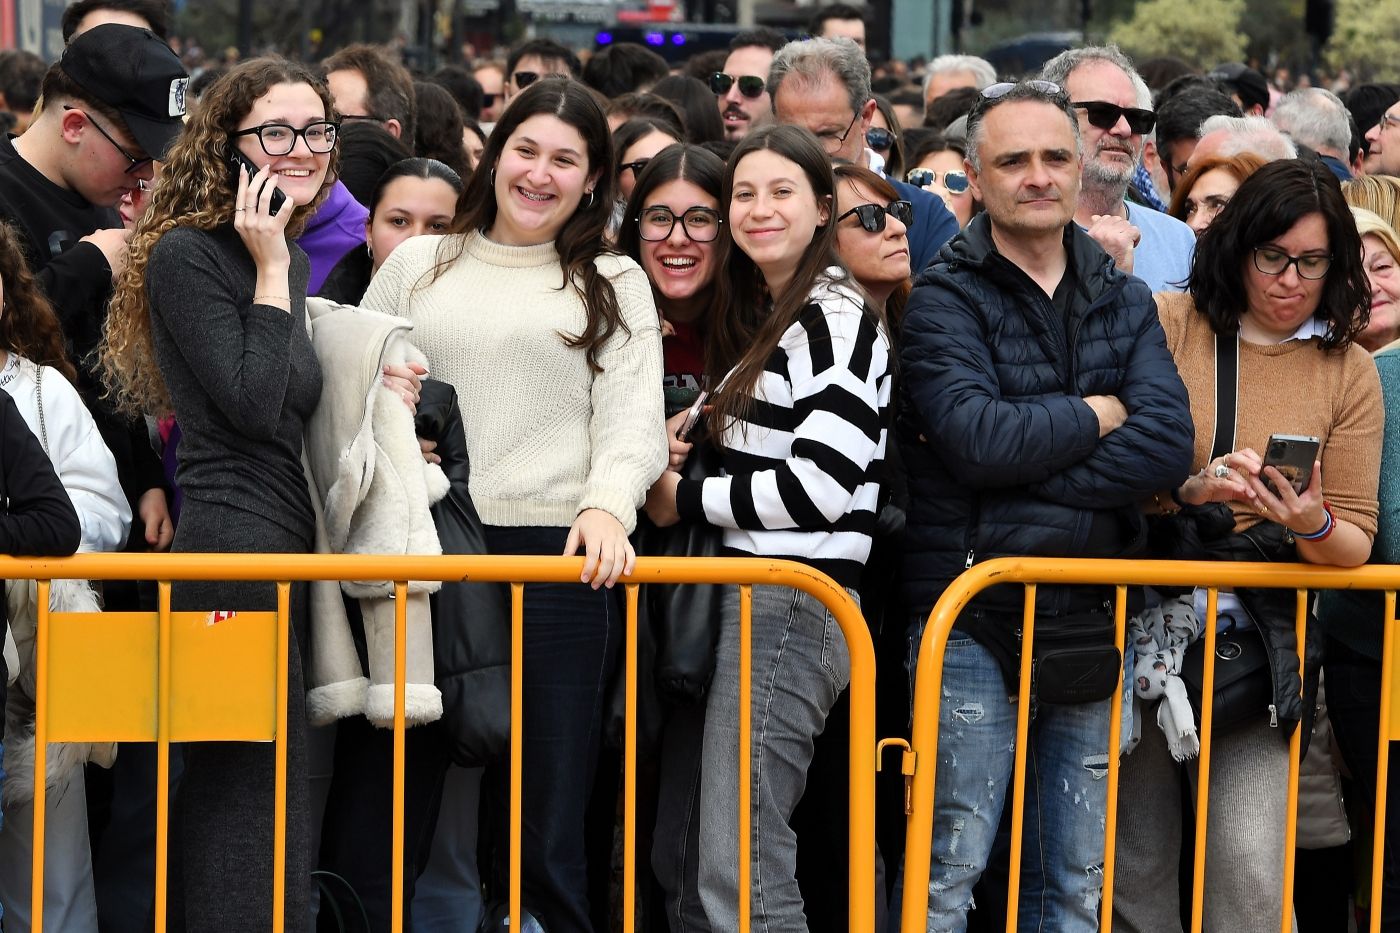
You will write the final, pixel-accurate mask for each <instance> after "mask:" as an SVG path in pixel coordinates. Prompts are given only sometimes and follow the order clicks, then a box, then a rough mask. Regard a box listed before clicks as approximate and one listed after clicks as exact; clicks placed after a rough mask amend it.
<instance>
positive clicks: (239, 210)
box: [233, 207, 247, 214]
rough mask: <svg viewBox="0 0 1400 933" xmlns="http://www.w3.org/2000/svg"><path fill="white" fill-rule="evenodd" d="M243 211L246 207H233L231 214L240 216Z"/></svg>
mask: <svg viewBox="0 0 1400 933" xmlns="http://www.w3.org/2000/svg"><path fill="white" fill-rule="evenodd" d="M245 210H247V208H246V207H235V208H234V209H233V212H234V213H235V214H241V213H243V212H244V211H245Z"/></svg>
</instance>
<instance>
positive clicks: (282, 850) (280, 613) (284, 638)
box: [161, 580, 292, 933]
mask: <svg viewBox="0 0 1400 933" xmlns="http://www.w3.org/2000/svg"><path fill="white" fill-rule="evenodd" d="M291 638H292V584H291V583H289V582H287V581H285V580H279V581H278V583H277V696H276V698H275V703H276V707H277V735H276V736H275V737H274V739H273V741H274V743H275V744H274V745H273V749H274V751H273V755H274V757H275V759H276V765H275V768H274V771H275V776H274V778H273V781H274V784H273V791H272V794H273V806H274V807H275V808H276V809H275V810H274V812H273V817H272V931H273V933H282V931H283V930H284V929H285V928H286V923H287V918H286V916H285V914H286V912H287V704H288V699H289V691H290V690H291V687H290V686H289V684H288V683H287V681H288V676H289V675H288V671H287V665H288V663H289V662H288V659H289V658H290V656H291V649H290V645H291ZM162 650H163V651H167V652H168V651H169V650H170V649H169V648H168V647H165V648H163V649H162ZM162 676H163V677H168V675H166V674H165V673H164V666H163V665H162ZM167 683H168V681H167ZM166 693H167V697H166V702H167V703H168V702H169V697H168V693H169V691H168V689H167V690H166ZM161 719H162V721H164V719H165V717H164V716H162V717H161ZM167 728H168V727H167ZM167 735H168V733H167Z"/></svg>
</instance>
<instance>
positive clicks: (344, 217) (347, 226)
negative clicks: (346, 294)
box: [297, 181, 369, 295]
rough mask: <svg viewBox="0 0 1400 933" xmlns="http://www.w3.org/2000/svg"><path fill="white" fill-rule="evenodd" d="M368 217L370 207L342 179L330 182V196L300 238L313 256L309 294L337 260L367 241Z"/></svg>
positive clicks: (319, 283) (307, 290) (310, 256)
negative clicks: (357, 199)
mask: <svg viewBox="0 0 1400 933" xmlns="http://www.w3.org/2000/svg"><path fill="white" fill-rule="evenodd" d="M368 218H369V210H368V209H367V208H365V207H364V205H362V204H361V203H360V202H359V201H356V200H355V197H354V195H352V194H351V193H350V189H349V188H346V187H345V185H344V184H342V183H341V182H339V181H337V182H336V183H335V184H334V185H332V186H331V194H330V197H328V198H326V200H325V203H323V204H322V205H321V206H320V208H318V209H317V211H316V213H315V214H312V215H311V219H310V220H308V221H307V222H306V229H305V230H304V231H303V232H302V234H301V236H300V237H298V238H297V245H299V246H300V247H301V248H302V249H304V250H306V255H307V257H308V258H310V260H311V278H310V280H309V281H308V282H307V283H306V293H307V294H308V295H314V294H316V293H317V292H319V291H320V290H321V285H322V284H323V283H324V282H325V281H326V276H327V275H329V274H330V271H331V270H332V269H334V268H335V264H336V263H338V262H340V260H341V259H342V258H343V257H344V256H345V254H346V253H348V252H350V250H352V249H354V248H355V247H356V246H359V245H360V244H361V243H363V242H364V241H365V221H366V220H367V219H368Z"/></svg>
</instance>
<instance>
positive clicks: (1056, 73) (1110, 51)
mask: <svg viewBox="0 0 1400 933" xmlns="http://www.w3.org/2000/svg"><path fill="white" fill-rule="evenodd" d="M1091 62H1108V63H1109V64H1110V65H1115V66H1117V68H1118V70H1119V71H1121V72H1123V74H1125V75H1127V76H1128V80H1129V81H1131V82H1133V91H1134V92H1135V93H1136V94H1137V105H1138V107H1140V108H1141V109H1143V110H1151V109H1152V91H1151V89H1149V88H1148V86H1147V82H1146V81H1144V80H1142V75H1140V74H1138V73H1137V69H1136V68H1134V67H1133V60H1132V59H1131V58H1129V57H1128V56H1126V55H1124V54H1123V52H1122V50H1121V49H1119V48H1118V46H1116V45H1086V46H1084V47H1083V48H1079V49H1069V50H1068V51H1065V52H1061V53H1060V54H1059V55H1056V56H1055V57H1054V58H1052V59H1050V60H1049V61H1048V62H1046V63H1045V67H1044V68H1042V69H1041V70H1040V77H1041V79H1042V80H1045V81H1053V82H1054V83H1056V84H1058V85H1059V86H1060V87H1065V82H1066V81H1068V80H1069V76H1070V73H1071V72H1073V71H1074V70H1075V69H1076V68H1078V67H1079V66H1080V65H1087V64H1090V63H1091ZM1065 93H1069V90H1068V88H1066V90H1065Z"/></svg>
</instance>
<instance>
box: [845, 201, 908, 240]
mask: <svg viewBox="0 0 1400 933" xmlns="http://www.w3.org/2000/svg"><path fill="white" fill-rule="evenodd" d="M852 214H854V215H855V216H856V219H857V220H859V221H860V225H861V227H862V228H864V229H865V232H866V233H883V232H884V230H885V218H886V217H887V216H889V217H893V218H894V219H895V220H897V221H899V222H900V223H902V224H904V226H906V227H908V226H910V225H912V224H913V223H914V205H912V204H910V203H909V202H908V201H891V202H890V203H888V204H885V205H880V204H857V205H856V206H855V207H853V208H851V209H850V210H848V211H846V213H844V214H842V215H841V216H840V217H837V218H836V222H837V223H838V224H839V223H840V222H841V221H843V220H845V219H846V218H847V217H850V216H851V215H852Z"/></svg>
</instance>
